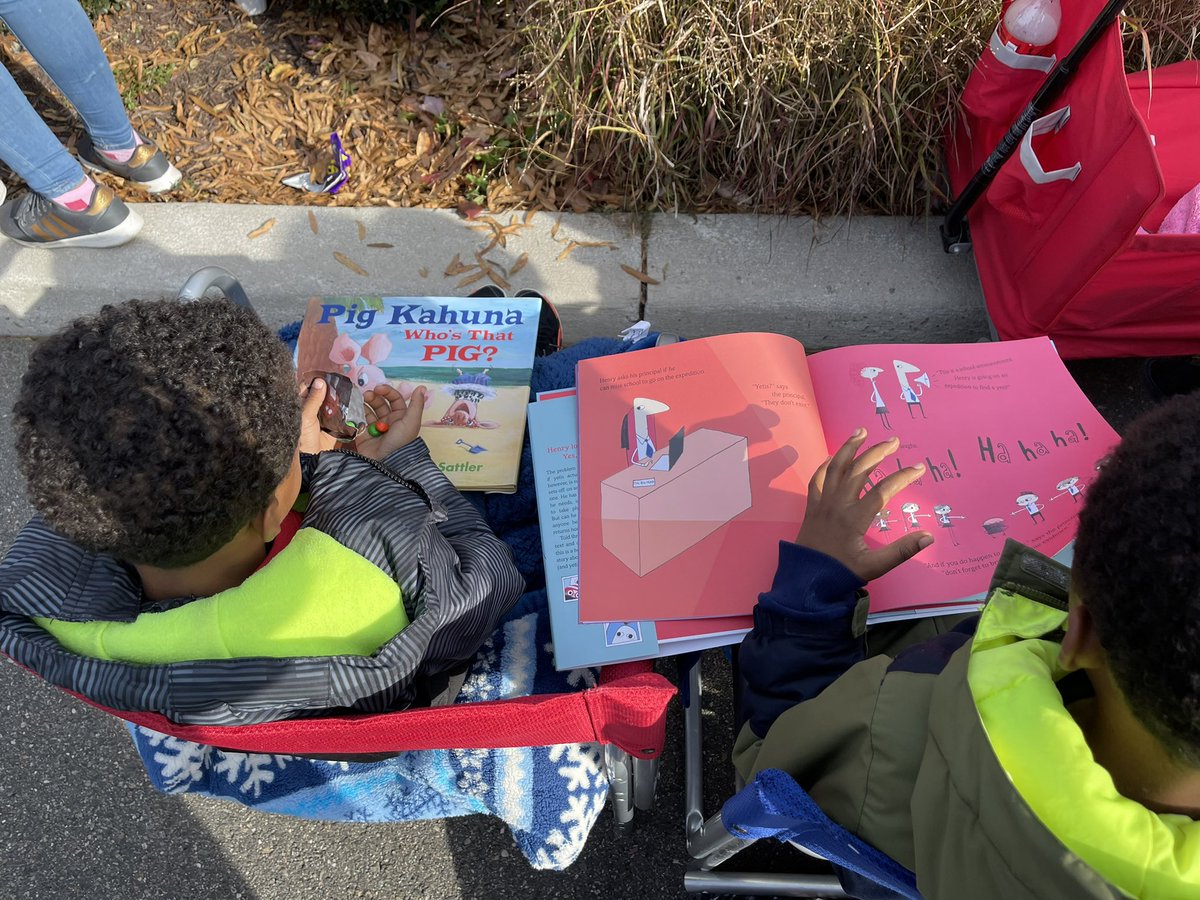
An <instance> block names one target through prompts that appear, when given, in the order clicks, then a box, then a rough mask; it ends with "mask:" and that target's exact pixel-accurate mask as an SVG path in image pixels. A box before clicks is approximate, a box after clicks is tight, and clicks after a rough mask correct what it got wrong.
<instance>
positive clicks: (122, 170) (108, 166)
mask: <svg viewBox="0 0 1200 900" xmlns="http://www.w3.org/2000/svg"><path fill="white" fill-rule="evenodd" d="M138 137H141V135H138ZM143 140H145V139H144V138H143ZM75 152H76V153H78V154H79V159H80V161H81V162H82V163H83V166H84V168H85V169H90V170H91V171H93V172H111V173H112V174H113V175H118V176H120V177H121V178H124V179H125V180H126V181H128V182H130V183H131V184H135V185H137V186H138V187H140V188H141V189H142V190H144V191H146V192H147V193H150V194H161V193H163V192H165V191H169V190H171V188H173V187H175V185H177V184H179V181H180V179H182V178H183V175H182V174H180V172H179V170H178V169H177V168H175V167H174V166H173V165H171V163H170V161H169V160H168V159H167V157H166V155H165V154H164V153H163V152H162V151H161V150H159V149H158V148H157V147H155V146H154V145H153V144H151V143H149V142H146V143H142V144H139V145H138V147H137V149H136V150H134V151H133V156H131V157H129V160H128V161H127V162H123V163H120V162H117V161H116V160H112V159H109V158H108V157H107V156H105V155H104V154H103V153H101V152H100V151H99V150H97V149H96V147H95V145H94V144H93V143H92V139H91V138H90V137H88V136H87V135H86V134H85V135H84V136H83V137H81V138H80V139H79V142H78V143H77V144H76V145H75Z"/></svg>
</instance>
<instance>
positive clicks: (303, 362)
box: [296, 297, 540, 493]
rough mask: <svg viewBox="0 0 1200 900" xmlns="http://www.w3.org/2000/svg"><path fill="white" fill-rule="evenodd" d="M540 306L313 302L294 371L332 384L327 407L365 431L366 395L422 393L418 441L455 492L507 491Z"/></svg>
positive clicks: (527, 302) (442, 300)
mask: <svg viewBox="0 0 1200 900" xmlns="http://www.w3.org/2000/svg"><path fill="white" fill-rule="evenodd" d="M539 309H540V301H539V300H538V299H536V298H527V297H326V298H314V299H312V300H311V301H309V304H308V310H307V312H306V313H305V316H304V321H303V323H302V324H301V327H300V337H299V339H298V341H297V343H296V373H297V377H298V378H299V379H300V380H301V383H302V384H304V383H311V379H312V378H313V377H315V375H316V374H318V373H328V374H332V375H336V376H341V378H335V379H333V380H332V381H331V385H330V386H331V401H333V402H336V403H337V404H338V406H339V407H340V412H341V416H342V418H343V419H346V420H348V421H349V423H350V424H349V426H348V427H347V431H346V433H347V434H348V435H351V436H352V435H353V433H354V430H355V428H362V427H363V425H364V423H363V422H362V421H361V418H362V415H363V414H362V392H363V391H366V390H370V389H372V388H374V387H376V386H378V385H381V384H384V383H386V384H390V385H392V386H393V387H395V388H396V389H397V390H399V391H400V393H401V394H402V395H403V396H404V398H405V399H406V400H407V399H408V398H409V397H410V396H411V395H412V392H413V391H414V390H415V389H416V387H417V386H418V385H424V386H425V388H426V390H427V396H428V399H427V401H426V405H425V416H424V421H423V422H422V424H421V437H422V438H423V439H424V441H425V443H426V444H428V445H429V452H430V455H431V456H432V457H433V459H434V461H435V462H436V463H437V464H438V467H439V468H440V469H441V470H442V471H443V472H444V473H445V474H446V476H447V477H448V478H449V479H450V481H451V482H453V484H454V485H455V487H457V488H459V489H460V490H464V491H496V492H501V493H511V492H512V491H514V490H515V489H516V481H517V468H518V465H519V464H520V458H521V445H522V442H523V440H524V435H525V409H526V406H527V404H528V402H529V380H530V376H531V374H532V372H533V355H534V344H535V341H536V338H537V326H538V312H539Z"/></svg>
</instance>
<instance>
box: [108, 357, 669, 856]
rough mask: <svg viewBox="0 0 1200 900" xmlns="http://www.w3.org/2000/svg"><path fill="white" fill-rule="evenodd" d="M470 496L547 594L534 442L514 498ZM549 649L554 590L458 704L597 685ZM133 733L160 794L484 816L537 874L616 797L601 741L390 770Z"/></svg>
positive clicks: (402, 814)
mask: <svg viewBox="0 0 1200 900" xmlns="http://www.w3.org/2000/svg"><path fill="white" fill-rule="evenodd" d="M652 337H653V336H652ZM651 342H652V338H650V339H647V340H646V341H643V342H642V343H640V344H636V345H630V344H624V343H621V342H620V341H617V340H606V339H592V340H588V341H584V342H582V343H580V344H576V345H574V346H573V347H570V348H568V349H567V350H563V351H560V352H559V353H556V354H554V355H553V356H548V357H545V358H542V359H538V360H537V361H536V362H535V364H534V372H533V382H532V388H533V391H534V392H535V393H536V392H537V391H546V390H553V389H556V388H562V387H570V386H571V385H573V384H574V383H575V363H576V362H577V361H578V360H580V359H584V358H586V357H590V356H603V355H607V354H610V353H617V352H624V351H625V350H630V349H638V348H639V347H641V346H646V345H647V344H649V343H651ZM467 496H468V497H470V498H471V499H472V500H474V501H475V502H477V503H478V504H479V505H480V507H481V509H482V510H483V512H484V515H485V516H486V518H487V519H488V521H489V522H490V523H491V524H492V527H493V528H494V529H495V530H496V533H497V534H498V535H499V536H500V537H502V538H503V539H504V540H505V541H507V542H508V544H509V546H510V547H511V548H512V550H513V558H514V559H515V560H516V563H517V567H518V568H519V569H520V570H521V573H522V574H523V575H524V576H525V578H526V581H527V583H528V585H529V587H531V588H543V587H544V584H545V575H544V572H543V570H542V548H541V541H540V538H539V535H538V528H537V513H536V504H535V499H534V494H533V468H532V461H531V459H530V455H529V445H528V442H526V446H525V450H524V453H523V456H522V461H521V472H520V476H519V483H518V490H517V492H516V493H515V494H511V495H498V494H493V495H486V496H485V495H479V494H468V495H467ZM550 641H551V639H550V623H549V615H548V613H547V611H546V592H545V590H533V591H531V592H530V593H527V594H526V595H525V596H524V597H522V598H521V600H520V601H519V602H518V604H517V606H516V607H514V608H513V610H512V611H511V612H510V613H509V615H508V616H507V617H506V619H505V621H504V623H503V624H502V626H501V628H500V629H499V630H498V631H497V632H496V633H495V634H493V635H492V637H491V639H489V640H488V642H487V643H486V644H484V646H483V647H481V648H480V650H479V653H478V654H477V655H476V657H475V660H474V663H473V665H472V668H471V670H470V673H469V675H468V677H467V680H466V682H465V684H464V685H463V688H462V691H461V692H460V693H459V697H458V702H460V703H461V702H473V701H480V700H495V699H503V698H508V697H519V696H524V695H528V694H550V693H560V692H563V691H572V690H581V689H583V688H586V687H591V686H592V685H594V684H595V681H596V673H595V671H594V670H576V671H572V672H556V671H555V670H554V660H553V657H552V655H551V652H550V648H551V643H550ZM130 733H131V734H132V736H133V742H134V745H135V747H136V748H137V751H138V753H139V754H140V755H141V758H142V762H143V763H144V764H145V766H146V771H147V773H148V774H149V776H150V781H151V782H152V783H153V785H154V786H155V787H156V788H158V789H159V790H161V791H165V792H167V793H172V794H181V793H192V794H200V795H204V796H209V797H219V798H223V799H226V800H233V801H236V802H238V803H242V804H244V805H246V806H250V807H254V808H255V809H261V810H263V811H265V812H274V813H283V814H285V815H292V816H298V817H301V818H306V819H325V820H334V821H353V822H406V821H413V820H417V819H442V818H449V817H451V816H465V815H470V814H472V813H485V814H488V815H493V816H496V817H497V818H499V819H501V820H502V821H503V822H504V823H505V824H506V825H507V826H508V827H509V828H510V829H511V831H512V835H513V838H514V839H515V840H516V842H517V846H519V847H520V849H521V852H522V853H524V854H525V857H526V858H527V859H528V860H529V862H530V864H531V865H533V866H534V867H535V868H538V869H565V868H566V867H567V866H569V865H570V864H571V863H572V862H574V860H575V858H576V857H577V856H578V855H579V853H580V851H581V850H582V849H583V845H584V843H585V841H586V840H587V836H588V833H589V832H590V831H591V828H592V825H593V824H594V823H595V821H596V818H597V817H598V816H599V814H600V811H601V810H602V809H603V808H604V802H605V799H606V798H607V796H608V781H607V779H606V778H605V775H604V769H603V767H602V765H601V754H600V747H599V745H597V744H559V745H556V746H552V747H523V748H518V749H509V750H436V751H420V752H409V753H403V754H401V755H400V756H397V757H394V758H392V759H388V760H384V761H382V762H374V763H345V762H325V761H321V760H311V759H303V758H300V757H294V756H280V755H275V754H266V753H234V752H226V751H223V750H218V749H216V748H214V747H208V746H205V745H202V744H196V743H193V742H190V741H182V740H178V739H176V738H172V737H168V736H166V735H163V734H159V733H158V732H154V731H150V730H149V729H145V728H138V727H134V726H130Z"/></svg>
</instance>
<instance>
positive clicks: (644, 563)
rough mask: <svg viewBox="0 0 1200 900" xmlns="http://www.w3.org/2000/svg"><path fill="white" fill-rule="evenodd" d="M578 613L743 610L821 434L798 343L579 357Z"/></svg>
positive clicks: (759, 337)
mask: <svg viewBox="0 0 1200 900" xmlns="http://www.w3.org/2000/svg"><path fill="white" fill-rule="evenodd" d="M578 385H579V420H580V442H579V444H580V476H581V477H580V557H581V558H580V580H581V583H584V584H587V585H588V588H587V590H586V591H585V592H583V593H582V595H581V597H580V601H579V620H580V621H581V622H595V621H613V620H624V619H631V618H632V619H655V620H663V619H687V618H695V617H725V616H745V615H747V614H748V613H749V612H750V610H751V609H752V608H753V606H754V603H755V600H756V599H757V597H758V594H759V593H760V592H762V591H764V590H766V589H767V588H768V587H770V584H771V579H772V577H773V575H774V572H775V566H776V563H777V561H778V554H779V550H778V542H779V541H780V540H781V539H782V540H794V539H795V537H796V532H797V530H798V528H799V523H800V521H801V519H802V517H803V512H804V503H805V496H806V492H807V485H808V478H809V475H810V474H811V472H812V470H813V469H814V468H815V467H816V466H818V465H819V464H820V463H821V461H822V460H823V459H824V458H825V454H826V450H825V439H824V437H823V436H822V432H821V425H820V421H819V418H818V415H817V410H816V403H815V399H814V396H813V391H812V385H811V382H810V379H809V375H808V369H807V364H806V362H805V359H804V350H803V347H801V345H800V344H799V343H798V342H796V341H794V340H792V339H791V338H786V337H783V336H780V335H768V334H736V335H722V336H719V337H713V338H704V339H701V340H694V341H686V342H684V343H680V344H673V345H671V346H668V347H662V348H658V349H655V350H646V351H641V352H638V353H628V354H620V355H616V356H608V357H600V358H597V359H589V360H584V361H582V362H580V364H579V368H578Z"/></svg>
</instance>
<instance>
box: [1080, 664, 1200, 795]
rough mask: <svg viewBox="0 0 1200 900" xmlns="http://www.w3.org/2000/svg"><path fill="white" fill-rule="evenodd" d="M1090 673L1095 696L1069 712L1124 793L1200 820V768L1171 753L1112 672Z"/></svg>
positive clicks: (1120, 790)
mask: <svg viewBox="0 0 1200 900" xmlns="http://www.w3.org/2000/svg"><path fill="white" fill-rule="evenodd" d="M1088 674H1089V676H1091V680H1092V684H1093V685H1094V687H1095V690H1096V696H1095V698H1094V699H1093V700H1091V701H1085V702H1084V703H1080V704H1078V705H1073V706H1072V708H1071V712H1072V714H1073V715H1074V716H1075V720H1076V721H1077V722H1078V723H1079V726H1080V727H1081V728H1082V729H1083V733H1084V736H1085V738H1086V739H1087V742H1088V746H1089V747H1091V750H1092V755H1093V756H1094V757H1095V759H1096V762H1097V763H1099V764H1100V765H1101V766H1103V767H1104V768H1105V769H1106V770H1107V771H1108V773H1109V775H1111V776H1112V779H1113V784H1114V785H1115V786H1116V788H1117V790H1118V791H1119V792H1120V794H1121V795H1122V796H1123V797H1128V798H1129V799H1130V800H1136V801H1137V802H1138V803H1140V804H1142V806H1145V807H1146V808H1147V809H1151V810H1153V811H1154V812H1157V813H1179V814H1181V815H1185V816H1190V817H1191V818H1193V819H1200V770H1198V769H1195V768H1191V767H1188V766H1186V765H1183V764H1181V763H1179V762H1178V761H1177V760H1176V759H1174V758H1173V757H1172V756H1171V755H1170V754H1169V753H1167V751H1166V750H1165V749H1164V748H1163V746H1162V744H1161V743H1160V742H1159V741H1158V740H1157V739H1156V738H1155V737H1154V736H1153V735H1152V734H1151V733H1150V732H1149V731H1147V730H1146V727H1145V726H1144V725H1142V723H1141V722H1140V721H1138V719H1137V717H1136V716H1135V715H1134V714H1133V711H1132V710H1130V708H1129V704H1128V703H1127V702H1126V701H1125V698H1124V696H1123V695H1122V694H1121V692H1120V691H1119V690H1118V688H1117V686H1116V684H1115V683H1114V682H1113V681H1112V676H1111V674H1110V673H1108V672H1107V671H1105V672H1103V673H1099V672H1089V673H1088Z"/></svg>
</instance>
